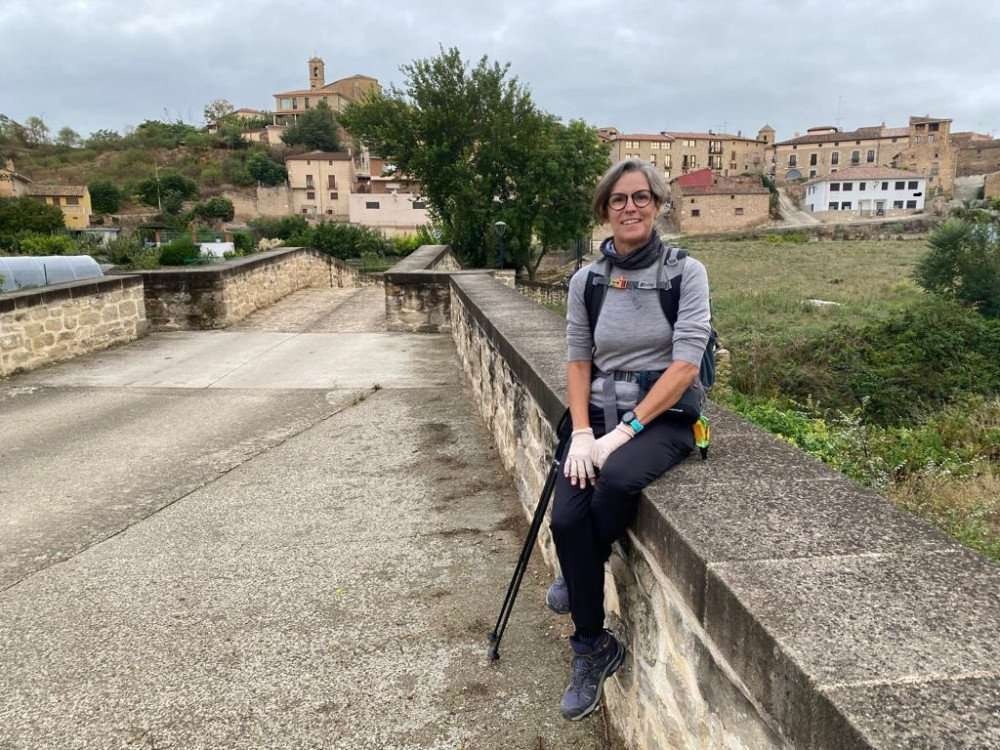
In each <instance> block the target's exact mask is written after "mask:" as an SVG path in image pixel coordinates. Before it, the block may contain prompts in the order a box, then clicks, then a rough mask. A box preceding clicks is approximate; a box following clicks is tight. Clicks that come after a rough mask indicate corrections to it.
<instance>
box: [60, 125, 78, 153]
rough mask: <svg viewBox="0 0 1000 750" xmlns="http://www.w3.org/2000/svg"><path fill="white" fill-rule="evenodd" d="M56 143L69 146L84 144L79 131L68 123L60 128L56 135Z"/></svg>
mask: <svg viewBox="0 0 1000 750" xmlns="http://www.w3.org/2000/svg"><path fill="white" fill-rule="evenodd" d="M56 143H58V144H59V145H60V146H66V147H67V148H76V147H78V146H80V145H82V143H83V140H82V139H81V138H80V134H79V133H77V132H76V131H75V130H73V128H71V127H69V126H68V125H67V126H66V127H64V128H61V129H60V130H59V134H58V135H57V136H56Z"/></svg>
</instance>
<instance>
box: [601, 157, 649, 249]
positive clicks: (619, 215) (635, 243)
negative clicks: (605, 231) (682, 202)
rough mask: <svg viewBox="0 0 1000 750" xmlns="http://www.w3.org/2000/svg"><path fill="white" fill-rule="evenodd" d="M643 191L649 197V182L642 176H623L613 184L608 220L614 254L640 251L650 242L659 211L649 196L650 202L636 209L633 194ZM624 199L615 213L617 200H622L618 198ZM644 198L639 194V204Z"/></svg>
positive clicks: (640, 173)
mask: <svg viewBox="0 0 1000 750" xmlns="http://www.w3.org/2000/svg"><path fill="white" fill-rule="evenodd" d="M640 191H645V192H646V193H650V190H649V180H647V179H646V176H645V175H644V174H643V173H642V172H626V173H625V174H623V175H622V176H621V177H620V178H619V179H618V182H616V183H615V184H614V187H613V188H612V189H611V199H610V200H609V201H608V219H609V221H610V222H611V233H612V234H613V235H614V239H615V250H616V251H618V253H620V254H622V255H626V254H628V253H630V252H632V251H633V250H635V249H637V248H640V247H642V246H643V245H645V244H646V241H647V240H648V239H649V235H650V234H651V233H652V231H653V220H654V219H655V218H656V212H657V209H658V208H659V207H658V206H657V205H656V201H655V200H654V199H653V196H652V195H649V196H648V197H649V201H648V202H647V203H646V205H644V206H642V207H641V208H639V207H637V206H636V205H635V197H634V194H635V193H640ZM616 194H617V195H616ZM622 195H624V196H627V200H626V201H625V205H624V207H622V208H620V209H619V210H616V209H615V208H614V206H615V205H616V199H617V200H619V201H620V200H621V196H622ZM644 197H645V196H644V195H643V194H642V193H640V195H639V202H640V203H642V202H643V198H644Z"/></svg>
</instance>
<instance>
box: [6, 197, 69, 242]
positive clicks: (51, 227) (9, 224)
mask: <svg viewBox="0 0 1000 750" xmlns="http://www.w3.org/2000/svg"><path fill="white" fill-rule="evenodd" d="M64 227H65V224H64V223H63V213H62V211H60V210H59V207H58V206H50V205H48V204H47V203H43V202H42V201H37V200H35V199H34V198H0V235H13V234H17V233H18V232H39V233H43V234H47V233H50V232H55V231H56V230H59V229H63V228H64Z"/></svg>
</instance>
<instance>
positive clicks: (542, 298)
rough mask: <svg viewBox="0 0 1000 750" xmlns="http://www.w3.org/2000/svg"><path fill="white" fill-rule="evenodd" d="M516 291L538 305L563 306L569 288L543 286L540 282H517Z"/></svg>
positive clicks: (561, 285) (551, 285)
mask: <svg viewBox="0 0 1000 750" xmlns="http://www.w3.org/2000/svg"><path fill="white" fill-rule="evenodd" d="M516 288H517V291H519V292H520V293H521V294H523V295H524V296H525V297H527V298H528V299H530V300H534V301H535V302H537V303H538V304H540V305H546V306H564V305H565V304H566V295H567V294H568V293H569V287H568V286H566V285H565V284H543V283H541V282H540V281H518V282H517V287H516Z"/></svg>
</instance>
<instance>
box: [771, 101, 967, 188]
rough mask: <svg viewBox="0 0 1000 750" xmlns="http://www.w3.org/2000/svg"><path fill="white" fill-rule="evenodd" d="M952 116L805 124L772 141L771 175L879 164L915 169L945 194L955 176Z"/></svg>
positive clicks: (787, 178) (799, 176)
mask: <svg viewBox="0 0 1000 750" xmlns="http://www.w3.org/2000/svg"><path fill="white" fill-rule="evenodd" d="M950 129H951V120H950V119H948V118H937V117H911V118H910V121H909V124H908V125H907V127H902V128H889V127H886V126H885V123H882V124H881V125H876V126H873V127H864V128H857V129H856V130H850V131H843V130H840V129H839V128H836V127H833V126H821V127H814V128H810V129H809V130H807V131H806V134H805V135H796V137H794V138H791V139H789V140H785V141H779V142H777V143H775V144H774V149H773V155H772V161H773V167H772V170H773V174H774V176H775V178H776V180H777V181H778V182H779V183H782V182H792V181H797V180H803V179H813V178H818V177H827V176H829V175H832V174H836V173H837V172H839V171H840V170H842V169H845V168H848V167H860V166H881V167H894V168H897V169H905V170H910V171H913V172H918V173H919V174H921V175H924V176H926V177H927V181H928V183H927V188H928V190H930V191H932V192H944V193H950V192H951V190H952V187H953V184H954V178H955V156H954V149H953V146H952V143H951V136H950Z"/></svg>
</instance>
